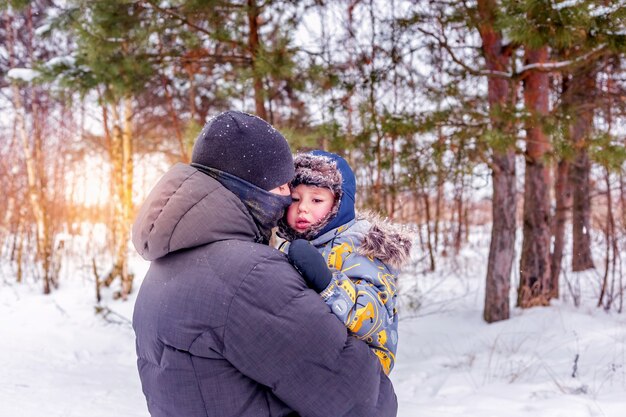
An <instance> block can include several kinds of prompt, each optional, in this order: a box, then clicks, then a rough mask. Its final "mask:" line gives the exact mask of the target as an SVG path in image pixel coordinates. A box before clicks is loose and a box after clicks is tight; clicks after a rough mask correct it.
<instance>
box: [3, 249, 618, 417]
mask: <svg viewBox="0 0 626 417" xmlns="http://www.w3.org/2000/svg"><path fill="white" fill-rule="evenodd" d="M481 240H482V242H481V241H478V242H475V243H471V244H470V245H468V247H466V248H465V249H464V250H463V253H462V254H461V256H459V257H458V258H457V259H456V260H452V259H450V258H440V259H438V263H439V264H441V265H440V267H439V268H440V270H441V271H440V272H436V273H433V274H423V273H414V274H410V273H409V274H405V275H404V276H402V278H401V279H402V284H401V287H402V290H403V295H402V300H401V301H402V307H403V319H402V320H401V322H400V337H401V343H400V347H399V352H398V359H397V363H396V367H395V369H394V371H393V372H392V380H393V382H394V385H395V389H396V392H397V394H398V399H399V407H400V409H399V413H398V415H399V416H400V417H413V416H415V417H449V416H450V417H451V416H454V417H491V416H493V417H543V416H546V417H558V416H563V417H579V416H580V417H583V416H585V417H586V416H603V417H624V416H626V369H625V365H626V314H617V313H606V312H605V311H603V310H600V309H597V308H596V307H595V303H596V297H595V293H594V291H595V290H596V288H597V283H596V280H597V273H596V272H591V273H586V274H584V275H581V276H579V277H578V278H580V280H581V287H582V288H583V290H584V291H583V296H582V302H581V306H580V307H574V306H573V303H572V302H571V296H569V295H568V293H567V290H566V289H565V288H563V289H562V292H563V300H562V301H557V302H554V303H553V305H552V306H551V307H547V308H533V309H529V310H523V311H522V310H519V309H515V308H513V309H512V318H511V319H510V320H507V321H504V322H500V323H494V324H486V323H485V322H484V321H483V320H482V303H483V296H484V290H483V287H484V282H483V281H484V268H485V264H486V252H487V248H486V247H487V244H485V243H484V239H481ZM85 262H86V263H87V264H88V263H89V262H87V261H85ZM79 264H80V262H78V261H77V262H76V263H75V264H74V265H75V268H74V270H71V271H65V273H64V275H63V277H62V279H63V281H62V286H61V288H60V289H59V290H57V291H55V292H54V293H53V294H52V295H49V296H44V295H41V288H40V285H34V284H31V283H26V284H21V285H18V284H15V283H11V280H9V279H7V278H6V277H3V278H4V279H3V281H4V282H2V283H0V335H1V336H2V343H0V375H1V377H0V417H39V416H42V415H45V416H47V417H119V416H124V417H148V412H147V409H146V406H145V401H144V397H143V394H142V393H141V387H140V383H139V378H138V376H137V372H136V368H135V353H134V336H133V332H132V328H131V326H130V317H131V315H132V308H133V301H134V299H133V298H132V297H131V299H129V300H128V301H126V302H118V301H111V299H110V294H105V297H106V298H105V302H103V304H104V305H106V306H108V308H110V310H111V312H110V313H109V314H108V315H106V317H105V316H104V315H103V314H95V308H94V306H95V300H94V298H95V297H94V291H93V281H92V280H91V278H90V276H89V275H90V273H89V267H88V266H83V267H80V265H79ZM146 267H147V264H146V263H144V262H142V261H139V260H136V259H135V260H134V261H133V269H134V270H135V272H136V273H137V275H138V276H143V273H144V272H145V270H146ZM418 268H419V265H418ZM5 273H6V270H5ZM569 276H570V279H571V278H572V275H571V274H569ZM137 281H138V283H139V281H140V280H139V279H138V280H137ZM511 295H512V297H514V291H512V294H511ZM418 304H419V305H420V307H419V309H415V310H413V309H412V307H411V306H416V305H418Z"/></svg>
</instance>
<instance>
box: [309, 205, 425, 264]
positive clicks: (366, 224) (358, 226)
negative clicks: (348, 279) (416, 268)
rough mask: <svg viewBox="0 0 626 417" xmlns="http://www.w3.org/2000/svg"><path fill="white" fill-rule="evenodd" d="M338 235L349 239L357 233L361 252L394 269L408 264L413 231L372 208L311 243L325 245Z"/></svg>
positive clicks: (358, 251)
mask: <svg viewBox="0 0 626 417" xmlns="http://www.w3.org/2000/svg"><path fill="white" fill-rule="evenodd" d="M336 236H341V237H342V238H345V239H350V238H351V237H354V238H355V240H357V241H358V242H360V243H359V245H358V247H357V253H358V254H359V255H363V256H367V257H372V258H377V259H379V260H380V261H382V262H383V263H384V264H385V265H388V266H391V267H392V268H394V269H400V268H402V267H403V266H404V265H405V264H406V262H407V261H408V260H409V257H410V255H411V248H412V246H413V238H412V236H411V234H410V233H409V232H407V231H405V230H402V229H401V227H400V226H398V225H394V224H392V223H390V222H388V221H385V220H383V219H382V218H381V217H380V216H378V215H376V214H374V213H372V212H369V211H365V212H361V213H359V214H358V215H357V218H356V220H353V221H351V222H349V223H347V224H345V225H343V226H340V227H338V228H336V229H333V230H331V231H329V232H327V233H325V234H323V235H322V236H320V237H318V238H316V239H315V240H313V241H312V242H311V243H313V244H314V245H316V246H318V245H322V244H324V243H326V242H328V241H330V240H332V239H334V238H335V237H336Z"/></svg>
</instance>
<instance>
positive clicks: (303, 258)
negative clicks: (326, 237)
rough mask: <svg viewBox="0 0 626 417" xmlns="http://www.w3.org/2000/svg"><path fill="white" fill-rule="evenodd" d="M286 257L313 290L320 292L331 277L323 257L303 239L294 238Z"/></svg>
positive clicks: (326, 285)
mask: <svg viewBox="0 0 626 417" xmlns="http://www.w3.org/2000/svg"><path fill="white" fill-rule="evenodd" d="M287 259H289V262H290V263H291V264H292V265H293V266H294V268H296V269H297V270H298V272H299V273H300V275H302V277H303V278H304V280H305V281H306V282H307V284H309V287H311V288H313V289H314V290H315V291H317V292H318V293H319V292H322V291H323V290H324V289H325V288H326V287H328V284H329V283H330V280H331V279H332V277H333V274H332V272H330V269H328V266H326V261H325V260H324V257H323V256H322V255H321V254H320V253H319V252H318V251H317V249H315V246H313V245H311V244H310V243H309V242H308V241H306V240H304V239H296V240H294V241H293V242H291V245H289V253H287Z"/></svg>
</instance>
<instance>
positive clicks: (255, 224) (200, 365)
mask: <svg viewBox="0 0 626 417" xmlns="http://www.w3.org/2000/svg"><path fill="white" fill-rule="evenodd" d="M293 176H294V167H293V160H292V156H291V152H290V149H289V145H288V144H287V141H286V140H285V138H284V137H283V136H282V135H281V134H280V133H279V132H277V131H276V130H275V129H274V128H273V127H271V126H270V125H269V124H268V123H266V122H265V121H263V120H262V119H259V118H258V117H255V116H251V115H248V114H245V113H240V112H234V111H229V112H226V113H222V114H220V115H218V116H217V117H215V118H214V119H213V120H211V121H209V122H208V123H207V125H206V126H205V127H204V129H203V131H202V132H201V133H200V135H199V137H198V139H197V141H196V143H195V146H194V150H193V155H192V163H191V165H184V164H178V165H176V166H175V167H173V168H172V169H171V170H170V171H169V172H167V173H166V174H165V175H164V176H163V178H162V179H161V180H160V182H159V183H158V184H157V185H156V186H155V188H154V189H153V190H152V191H151V193H150V195H149V196H148V198H147V200H146V201H145V203H144V204H143V206H142V208H141V210H140V212H139V214H138V217H137V220H136V222H135V224H134V226H133V243H134V245H135V248H136V249H137V251H138V252H139V253H140V254H141V255H142V256H143V257H144V258H145V259H147V260H150V261H152V264H151V266H150V269H149V270H148V273H147V275H146V277H145V279H144V281H143V284H142V286H141V289H140V291H139V294H138V296H137V301H136V304H135V312H134V316H133V327H134V329H135V333H136V336H137V340H136V343H137V356H138V359H137V364H138V368H139V375H140V378H141V383H142V387H143V392H144V394H145V396H146V399H147V403H148V409H149V411H150V414H151V415H152V416H153V417H161V416H180V417H196V416H205V417H206V416H216V417H230V416H242V417H247V416H250V417H252V416H254V417H265V416H272V417H274V416H292V417H294V416H302V417H308V416H312V417H314V416H319V417H322V416H323V417H340V416H346V417H348V416H352V417H367V416H376V417H386V416H395V415H396V409H397V402H396V397H395V394H394V392H393V387H392V385H391V382H390V381H389V379H388V378H387V377H386V376H385V374H384V373H383V372H382V371H381V368H380V364H379V362H378V360H377V359H376V357H375V356H374V355H373V354H372V353H371V352H370V350H369V349H368V347H367V345H366V344H365V343H363V342H362V341H360V340H357V339H356V338H354V337H351V336H348V334H347V331H346V328H345V326H344V325H343V324H342V323H341V322H340V321H339V320H337V318H336V317H335V316H334V315H333V314H332V313H331V312H330V310H329V308H328V307H327V306H326V305H325V304H324V302H323V301H322V300H321V299H320V297H319V296H318V295H317V294H316V293H315V292H314V291H312V290H310V289H308V288H307V286H306V284H305V282H304V280H303V279H302V277H301V276H300V274H298V273H297V272H296V270H295V269H293V267H292V266H291V265H290V264H289V262H288V261H287V259H286V258H285V256H284V255H283V254H281V253H280V252H279V251H277V250H275V249H273V248H271V247H269V246H268V245H267V242H268V240H269V237H270V233H271V229H272V227H274V226H275V225H276V224H277V222H278V220H279V219H280V218H281V216H282V215H283V211H284V209H285V208H286V207H287V206H288V205H289V204H290V202H291V197H290V194H289V188H288V186H287V183H288V182H289V181H290V180H291V179H292V177H293Z"/></svg>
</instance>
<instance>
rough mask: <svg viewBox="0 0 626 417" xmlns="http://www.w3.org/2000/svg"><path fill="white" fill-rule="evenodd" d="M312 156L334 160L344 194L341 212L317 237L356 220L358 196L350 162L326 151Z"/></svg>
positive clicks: (313, 152)
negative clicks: (355, 208) (356, 195)
mask: <svg viewBox="0 0 626 417" xmlns="http://www.w3.org/2000/svg"><path fill="white" fill-rule="evenodd" d="M310 154H311V155H320V156H325V157H327V158H330V159H332V160H333V161H335V163H336V164H337V169H339V171H340V172H341V176H342V177H343V180H342V182H341V190H342V192H343V194H342V196H341V201H340V203H339V211H338V212H337V215H336V216H335V218H333V219H332V220H331V221H330V222H329V223H328V224H327V225H326V227H324V228H323V229H322V230H321V231H320V232H319V233H318V234H317V236H321V235H323V234H324V233H326V232H328V231H329V230H332V229H335V228H337V227H339V226H341V225H344V224H346V223H348V222H349V221H352V220H354V217H355V211H354V200H355V198H354V197H355V194H356V178H355V176H354V172H352V169H351V168H350V165H348V162H347V161H346V160H345V159H343V158H342V157H340V156H339V155H337V154H334V153H330V152H326V151H312V152H310Z"/></svg>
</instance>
